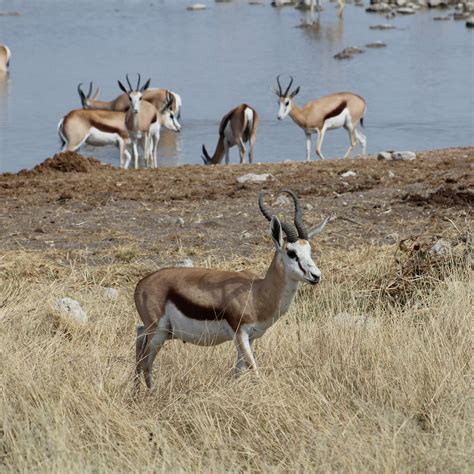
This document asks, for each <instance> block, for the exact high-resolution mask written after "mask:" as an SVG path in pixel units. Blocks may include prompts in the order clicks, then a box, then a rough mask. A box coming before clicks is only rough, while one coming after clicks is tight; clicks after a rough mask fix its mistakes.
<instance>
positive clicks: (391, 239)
mask: <svg viewBox="0 0 474 474" xmlns="http://www.w3.org/2000/svg"><path fill="white" fill-rule="evenodd" d="M383 240H384V241H385V242H386V243H387V244H389V245H393V244H396V243H397V242H398V234H397V233H396V232H394V233H393V234H387V235H386V236H385V237H384V239H383Z"/></svg>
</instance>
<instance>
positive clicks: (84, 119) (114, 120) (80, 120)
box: [58, 109, 131, 168]
mask: <svg viewBox="0 0 474 474" xmlns="http://www.w3.org/2000/svg"><path fill="white" fill-rule="evenodd" d="M58 133H59V137H60V138H61V141H62V144H63V147H62V149H61V151H63V152H64V151H77V150H79V149H80V148H81V147H82V146H83V145H84V144H88V145H92V146H106V145H115V146H116V147H117V148H118V149H119V153H120V167H121V168H128V165H129V163H130V159H131V156H130V153H129V152H128V150H127V149H126V145H127V144H128V143H130V139H129V135H128V131H127V128H126V127H125V113H124V112H110V111H108V110H84V109H76V110H72V111H71V112H69V113H68V114H67V115H65V116H64V117H63V118H62V119H61V121H60V122H59V124H58Z"/></svg>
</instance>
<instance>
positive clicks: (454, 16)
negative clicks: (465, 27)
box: [453, 12, 471, 20]
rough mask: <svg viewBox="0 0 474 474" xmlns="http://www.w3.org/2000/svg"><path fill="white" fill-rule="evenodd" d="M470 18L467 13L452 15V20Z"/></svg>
mask: <svg viewBox="0 0 474 474" xmlns="http://www.w3.org/2000/svg"><path fill="white" fill-rule="evenodd" d="M470 16H471V14H470V13H469V12H460V13H454V14H453V20H467V19H468V18H469V17H470Z"/></svg>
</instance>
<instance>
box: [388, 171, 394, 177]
mask: <svg viewBox="0 0 474 474" xmlns="http://www.w3.org/2000/svg"><path fill="white" fill-rule="evenodd" d="M395 176H396V175H395V173H394V172H393V171H392V170H388V177H389V178H395Z"/></svg>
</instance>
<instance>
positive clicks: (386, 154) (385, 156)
mask: <svg viewBox="0 0 474 474" xmlns="http://www.w3.org/2000/svg"><path fill="white" fill-rule="evenodd" d="M377 159H378V160H385V161H390V160H391V159H392V152H391V151H381V152H380V153H379V154H378V155H377Z"/></svg>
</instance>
